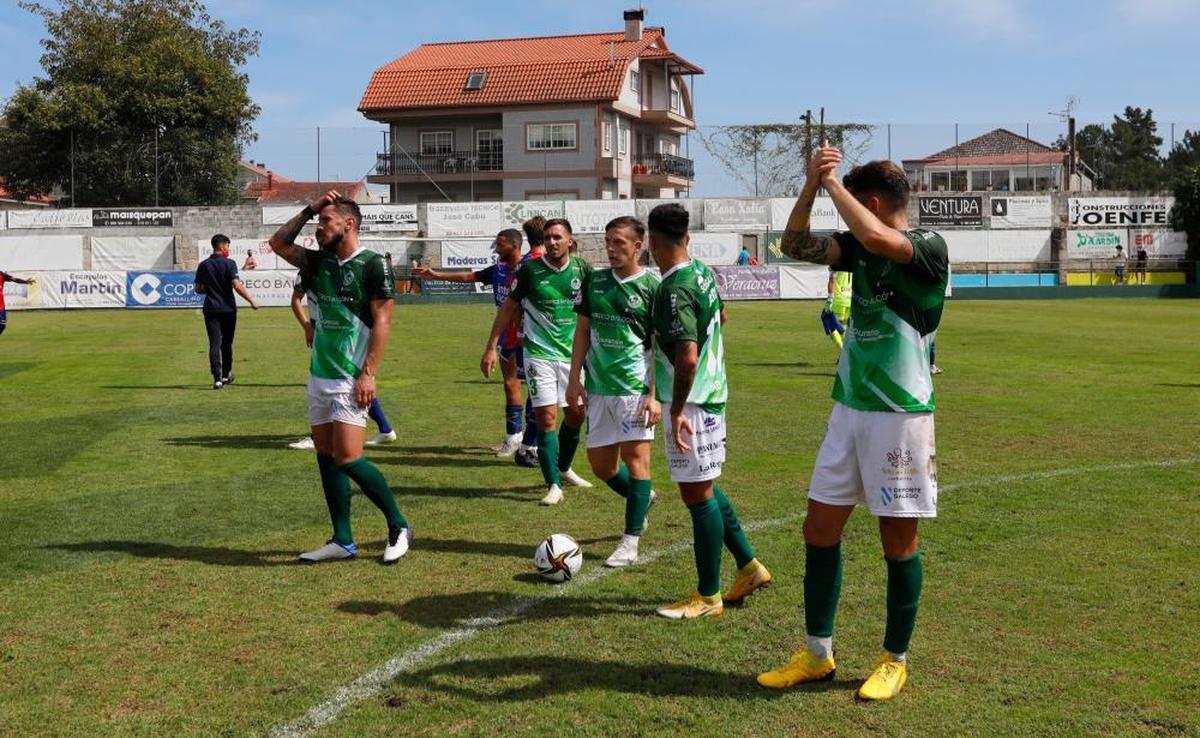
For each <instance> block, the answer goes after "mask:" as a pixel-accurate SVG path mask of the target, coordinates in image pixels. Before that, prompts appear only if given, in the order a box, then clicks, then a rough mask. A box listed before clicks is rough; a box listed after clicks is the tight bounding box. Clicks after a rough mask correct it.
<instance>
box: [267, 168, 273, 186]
mask: <svg viewBox="0 0 1200 738" xmlns="http://www.w3.org/2000/svg"><path fill="white" fill-rule="evenodd" d="M267 189H268V190H272V189H275V172H272V171H270V170H267Z"/></svg>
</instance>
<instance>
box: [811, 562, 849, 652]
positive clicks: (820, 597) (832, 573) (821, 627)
mask: <svg viewBox="0 0 1200 738" xmlns="http://www.w3.org/2000/svg"><path fill="white" fill-rule="evenodd" d="M841 593H842V544H841V542H838V543H835V544H834V545H832V546H810V545H807V544H805V546H804V627H805V628H806V629H807V632H808V635H810V636H816V637H818V638H830V637H832V636H833V618H834V616H835V615H837V606H838V596H839V595H841Z"/></svg>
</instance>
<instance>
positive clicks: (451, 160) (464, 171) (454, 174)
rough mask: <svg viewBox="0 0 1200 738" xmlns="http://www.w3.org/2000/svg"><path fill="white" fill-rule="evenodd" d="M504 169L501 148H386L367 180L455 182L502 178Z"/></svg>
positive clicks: (383, 181) (378, 155)
mask: <svg viewBox="0 0 1200 738" xmlns="http://www.w3.org/2000/svg"><path fill="white" fill-rule="evenodd" d="M503 171H504V154H503V152H500V151H487V152H477V151H447V152H445V153H440V154H412V153H405V152H402V151H391V152H387V151H384V152H379V153H378V154H376V155H375V172H374V174H372V175H371V176H370V177H368V178H367V179H368V180H369V181H371V182H377V183H392V182H394V183H406V182H419V181H423V180H424V179H425V178H426V177H429V178H432V179H437V180H439V181H449V182H453V181H460V180H461V181H467V180H469V179H501V178H502V176H503Z"/></svg>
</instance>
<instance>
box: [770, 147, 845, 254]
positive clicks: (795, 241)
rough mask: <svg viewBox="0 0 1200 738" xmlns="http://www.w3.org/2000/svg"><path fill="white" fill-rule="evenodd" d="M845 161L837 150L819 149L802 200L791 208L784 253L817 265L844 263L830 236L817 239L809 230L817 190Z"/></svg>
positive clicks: (785, 233)
mask: <svg viewBox="0 0 1200 738" xmlns="http://www.w3.org/2000/svg"><path fill="white" fill-rule="evenodd" d="M841 160H842V155H841V152H839V151H838V150H837V149H834V148H828V147H826V148H820V149H817V152H816V153H815V154H814V155H813V158H812V161H811V162H809V165H808V177H807V179H805V180H804V189H802V190H801V191H800V198H799V199H798V200H796V206H795V207H793V208H792V214H791V216H790V217H789V218H788V222H787V227H786V228H785V229H784V231H783V238H782V239H781V240H780V244H779V246H780V249H782V251H783V253H784V254H786V255H788V256H790V257H792V258H793V259H799V260H800V261H811V262H813V263H815V264H826V265H832V264H836V263H838V262H839V261H840V260H841V257H842V252H841V247H839V246H838V243H837V241H835V240H834V239H833V238H832V237H830V236H814V235H812V231H811V230H810V228H809V222H810V220H811V216H812V206H813V202H815V201H816V199H817V190H818V189H819V188H820V186H821V178H822V176H824V174H825V172H826V171H837V165H838V163H839V162H840V161H841Z"/></svg>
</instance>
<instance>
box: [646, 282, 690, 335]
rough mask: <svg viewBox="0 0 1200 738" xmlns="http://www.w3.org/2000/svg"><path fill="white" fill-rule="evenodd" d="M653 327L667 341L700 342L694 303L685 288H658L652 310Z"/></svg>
mask: <svg viewBox="0 0 1200 738" xmlns="http://www.w3.org/2000/svg"><path fill="white" fill-rule="evenodd" d="M654 327H655V329H656V330H657V331H658V333H659V334H660V335H662V336H663V337H664V338H665V339H667V342H669V343H672V344H674V343H679V342H680V341H692V342H694V343H697V344H698V343H700V331H699V328H698V327H697V321H696V304H695V301H694V300H693V299H692V295H691V294H690V293H688V291H687V290H679V289H675V288H674V287H673V286H665V287H661V288H660V289H659V295H658V300H657V301H656V305H655V310H654Z"/></svg>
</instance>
